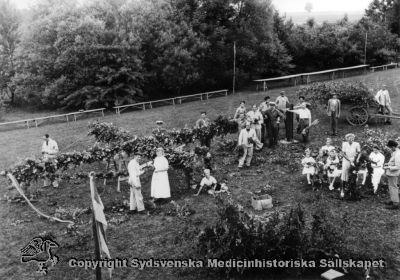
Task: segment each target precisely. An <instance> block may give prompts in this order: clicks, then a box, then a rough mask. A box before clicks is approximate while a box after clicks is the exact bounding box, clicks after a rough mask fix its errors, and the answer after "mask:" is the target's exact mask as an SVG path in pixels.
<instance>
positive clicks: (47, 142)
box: [42, 134, 58, 188]
mask: <svg viewBox="0 0 400 280" xmlns="http://www.w3.org/2000/svg"><path fill="white" fill-rule="evenodd" d="M43 140H44V141H43V144H42V155H43V161H45V162H53V161H54V160H55V158H56V157H57V154H58V145H57V142H56V141H54V140H53V139H51V138H50V136H49V134H45V135H44V138H43ZM50 184H52V185H53V187H55V188H57V187H58V181H57V179H54V180H53V182H52V180H50V178H44V187H49V186H50Z"/></svg>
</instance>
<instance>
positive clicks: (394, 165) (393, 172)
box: [383, 140, 400, 210]
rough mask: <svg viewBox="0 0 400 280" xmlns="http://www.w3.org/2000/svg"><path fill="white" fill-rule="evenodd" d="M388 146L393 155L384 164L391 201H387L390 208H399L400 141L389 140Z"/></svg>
mask: <svg viewBox="0 0 400 280" xmlns="http://www.w3.org/2000/svg"><path fill="white" fill-rule="evenodd" d="M387 146H388V147H389V149H391V150H392V156H391V157H390V160H389V162H388V163H387V164H386V165H384V167H383V169H385V170H386V177H387V178H388V185H389V194H390V201H389V202H387V203H386V204H388V205H389V206H388V209H391V210H394V209H399V187H398V186H397V182H398V180H399V176H400V149H399V147H398V143H397V142H396V141H394V140H389V142H388V144H387Z"/></svg>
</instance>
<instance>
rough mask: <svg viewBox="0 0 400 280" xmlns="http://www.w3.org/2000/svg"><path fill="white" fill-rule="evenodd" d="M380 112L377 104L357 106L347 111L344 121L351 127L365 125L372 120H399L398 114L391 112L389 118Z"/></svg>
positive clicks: (399, 114) (399, 113)
mask: <svg viewBox="0 0 400 280" xmlns="http://www.w3.org/2000/svg"><path fill="white" fill-rule="evenodd" d="M382 112H383V109H382V108H381V106H380V105H379V104H378V103H373V104H366V105H359V106H354V107H351V108H350V109H349V111H348V113H347V116H346V119H347V121H348V123H349V124H351V125H353V126H361V125H365V124H367V123H368V121H370V120H372V119H382V120H384V119H387V118H390V119H400V112H392V115H391V116H389V115H388V114H387V113H386V114H383V113H382Z"/></svg>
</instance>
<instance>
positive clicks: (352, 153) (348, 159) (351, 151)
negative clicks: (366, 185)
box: [342, 133, 361, 182]
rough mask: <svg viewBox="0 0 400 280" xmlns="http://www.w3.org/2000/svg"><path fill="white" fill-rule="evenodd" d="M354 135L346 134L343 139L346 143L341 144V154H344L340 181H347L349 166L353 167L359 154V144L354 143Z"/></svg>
mask: <svg viewBox="0 0 400 280" xmlns="http://www.w3.org/2000/svg"><path fill="white" fill-rule="evenodd" d="M354 138H355V135H354V134H353V133H349V134H346V136H345V139H346V141H347V142H343V144H342V152H343V154H344V156H343V161H342V181H343V182H347V181H348V180H349V171H350V168H351V166H352V165H353V166H354V163H355V160H356V158H357V155H358V153H360V152H361V147H360V144H359V143H357V142H354Z"/></svg>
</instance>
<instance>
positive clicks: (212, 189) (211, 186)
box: [192, 169, 227, 196]
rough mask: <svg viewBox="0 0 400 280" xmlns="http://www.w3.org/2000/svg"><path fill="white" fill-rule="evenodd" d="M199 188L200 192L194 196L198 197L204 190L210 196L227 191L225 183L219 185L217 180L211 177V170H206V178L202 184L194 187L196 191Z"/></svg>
mask: <svg viewBox="0 0 400 280" xmlns="http://www.w3.org/2000/svg"><path fill="white" fill-rule="evenodd" d="M197 188H199V191H198V192H197V193H196V194H195V195H194V196H198V195H199V194H200V192H201V191H202V190H203V189H205V190H206V191H207V192H208V194H214V193H218V192H222V191H226V190H227V187H226V184H225V183H222V184H219V183H217V180H216V179H215V178H214V177H213V176H211V173H210V169H204V177H203V179H202V180H201V182H200V184H197V185H193V186H192V189H194V190H195V189H197Z"/></svg>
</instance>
